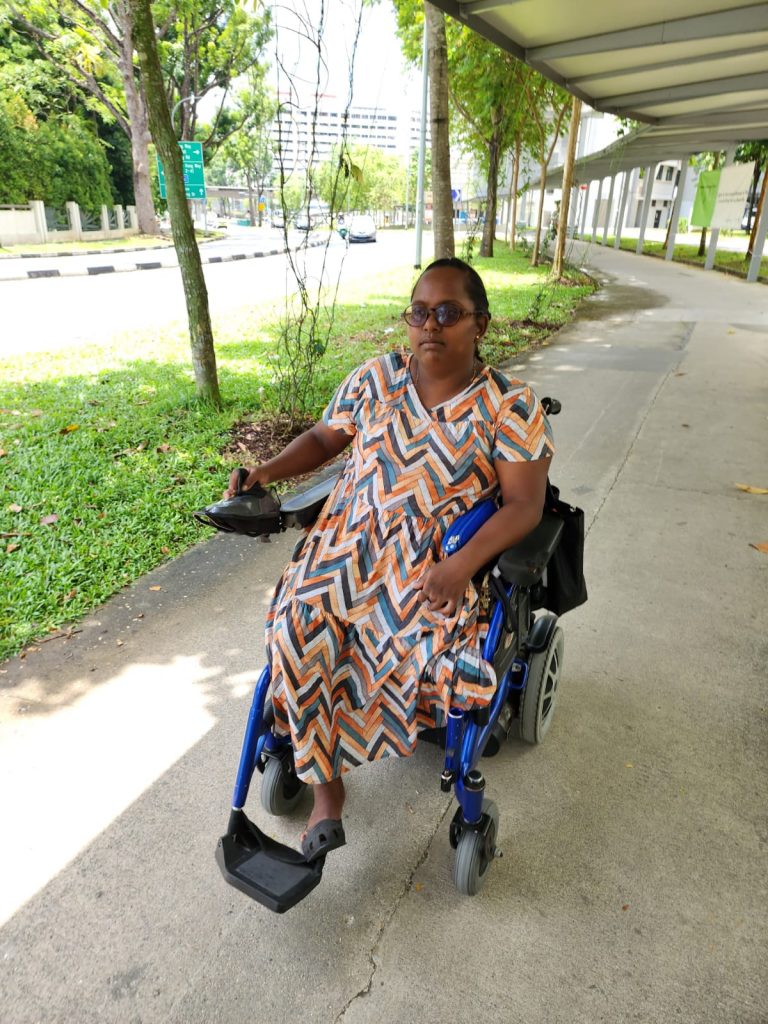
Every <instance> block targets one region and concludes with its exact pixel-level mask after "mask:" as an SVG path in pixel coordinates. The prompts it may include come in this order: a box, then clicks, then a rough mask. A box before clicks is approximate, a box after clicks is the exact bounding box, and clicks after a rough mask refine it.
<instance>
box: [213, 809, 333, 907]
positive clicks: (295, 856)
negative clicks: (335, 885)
mask: <svg viewBox="0 0 768 1024" xmlns="http://www.w3.org/2000/svg"><path fill="white" fill-rule="evenodd" d="M216 863H217V864H218V865H219V868H220V870H221V873H222V875H224V878H225V879H226V880H227V882H229V884H230V885H233V886H234V887H235V888H236V889H239V890H240V892H243V893H245V895H246V896H250V897H251V899H254V900H256V901H257V903H261V904H262V905H263V906H265V907H268V908H269V909H270V910H274V911H275V913H276V914H283V913H285V911H286V910H290V909H291V907H295V906H296V904H297V903H300V902H301V900H303V899H304V897H305V896H308V895H309V893H310V892H311V891H312V890H313V889H314V888H315V886H316V885H317V884H318V883H319V881H320V879H321V878H322V877H323V865H324V863H325V858H324V857H319V858H318V859H317V860H315V861H312V863H307V861H306V860H305V859H304V857H303V856H302V855H301V854H300V853H299V852H298V851H296V850H293V849H291V847H290V846H285V845H284V844H283V843H278V842H277V841H276V840H274V839H270V837H269V836H268V835H266V834H265V833H264V832H262V831H261V829H260V828H259V827H258V826H257V825H254V824H253V822H252V821H249V819H248V818H247V817H246V816H245V814H244V812H243V811H238V810H233V811H232V813H231V815H230V818H229V827H228V829H227V834H226V835H224V836H222V837H221V839H219V843H218V846H217V848H216Z"/></svg>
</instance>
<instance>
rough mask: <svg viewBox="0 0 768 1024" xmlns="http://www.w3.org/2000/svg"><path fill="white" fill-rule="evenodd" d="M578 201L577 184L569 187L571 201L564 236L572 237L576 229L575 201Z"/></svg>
mask: <svg viewBox="0 0 768 1024" xmlns="http://www.w3.org/2000/svg"><path fill="white" fill-rule="evenodd" d="M578 201H579V186H578V185H574V186H573V188H572V189H571V202H570V204H569V206H568V230H567V233H566V237H568V238H573V235H574V232H575V231H576V215H577V210H576V203H577V202H578Z"/></svg>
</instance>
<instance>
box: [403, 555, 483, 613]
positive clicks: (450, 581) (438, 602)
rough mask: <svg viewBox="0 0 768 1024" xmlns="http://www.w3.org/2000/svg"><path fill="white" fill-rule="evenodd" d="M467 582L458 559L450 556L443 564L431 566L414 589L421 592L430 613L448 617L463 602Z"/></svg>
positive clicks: (467, 578)
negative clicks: (438, 613)
mask: <svg viewBox="0 0 768 1024" xmlns="http://www.w3.org/2000/svg"><path fill="white" fill-rule="evenodd" d="M469 580H470V577H469V576H468V575H467V573H466V572H465V571H464V570H463V569H462V567H461V564H460V562H459V559H457V558H456V556H455V555H452V556H451V557H450V558H446V559H445V561H443V562H436V563H435V564H434V565H431V566H430V567H429V568H428V569H427V571H426V572H425V573H424V575H423V576H422V577H421V579H420V580H419V582H418V583H417V584H416V585H415V587H414V589H415V590H420V591H421V595H422V597H423V598H424V600H425V601H426V602H427V604H428V605H429V608H430V611H433V612H440V613H441V614H443V615H445V616H446V617H450V616H451V615H455V614H456V609H457V608H458V606H459V605H460V603H461V602H462V601H463V599H464V593H465V591H466V589H467V585H468V584H469Z"/></svg>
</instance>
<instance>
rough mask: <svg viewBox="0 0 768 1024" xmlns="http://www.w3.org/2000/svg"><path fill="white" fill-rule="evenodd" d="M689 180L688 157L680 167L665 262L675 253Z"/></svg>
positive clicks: (684, 158)
mask: <svg viewBox="0 0 768 1024" xmlns="http://www.w3.org/2000/svg"><path fill="white" fill-rule="evenodd" d="M687 180H688V157H687V156H684V157H683V159H682V162H681V166H680V178H679V180H678V182H677V195H676V196H675V201H674V203H673V205H672V227H671V228H670V231H669V241H668V242H667V251H666V252H665V253H664V259H665V260H671V259H672V257H673V255H674V252H675V240H676V239H677V225H678V224H679V223H680V207H681V205H682V202H683V191H684V190H685V183H686V181H687Z"/></svg>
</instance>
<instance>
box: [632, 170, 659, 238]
mask: <svg viewBox="0 0 768 1024" xmlns="http://www.w3.org/2000/svg"><path fill="white" fill-rule="evenodd" d="M656 166H657V165H656V164H651V165H650V166H649V167H646V169H645V194H644V195H643V209H642V212H641V214H640V234H639V235H638V238H637V247H636V248H635V252H636V253H637V255H638V256H641V255H642V253H643V242H644V241H645V229H646V228H647V227H648V214H649V213H650V212H651V195H652V194H653V179H654V175H655V174H656Z"/></svg>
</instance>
